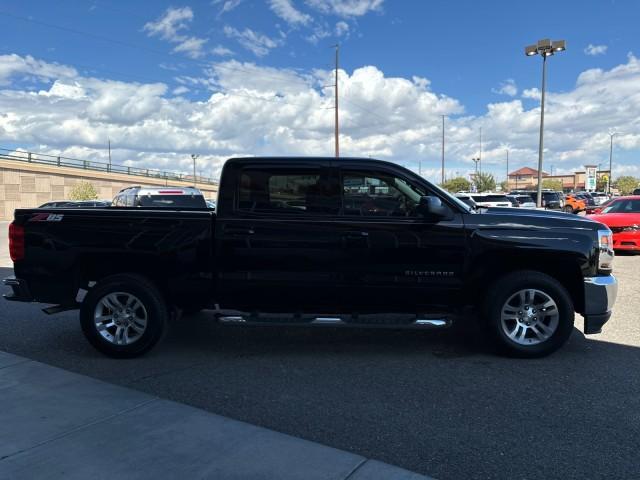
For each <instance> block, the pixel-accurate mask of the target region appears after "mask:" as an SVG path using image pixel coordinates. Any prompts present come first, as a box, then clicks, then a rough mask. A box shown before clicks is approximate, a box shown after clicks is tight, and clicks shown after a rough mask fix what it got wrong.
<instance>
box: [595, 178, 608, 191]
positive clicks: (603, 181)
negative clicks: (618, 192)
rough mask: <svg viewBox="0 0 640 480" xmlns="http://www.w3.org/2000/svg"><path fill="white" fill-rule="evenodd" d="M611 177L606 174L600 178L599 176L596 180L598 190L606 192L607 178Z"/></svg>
mask: <svg viewBox="0 0 640 480" xmlns="http://www.w3.org/2000/svg"><path fill="white" fill-rule="evenodd" d="M608 178H609V177H607V176H606V175H603V176H601V177H600V178H598V179H597V180H596V190H597V191H598V192H606V191H607V184H608V182H607V180H608Z"/></svg>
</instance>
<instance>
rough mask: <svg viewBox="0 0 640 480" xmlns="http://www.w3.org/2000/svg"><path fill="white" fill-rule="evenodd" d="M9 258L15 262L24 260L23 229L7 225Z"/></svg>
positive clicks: (18, 226) (12, 224) (13, 224)
mask: <svg viewBox="0 0 640 480" xmlns="http://www.w3.org/2000/svg"><path fill="white" fill-rule="evenodd" d="M9 256H10V257H11V260H13V261H14V262H17V261H18V260H22V259H23V258H24V227H21V226H20V225H16V224H15V223H11V224H9Z"/></svg>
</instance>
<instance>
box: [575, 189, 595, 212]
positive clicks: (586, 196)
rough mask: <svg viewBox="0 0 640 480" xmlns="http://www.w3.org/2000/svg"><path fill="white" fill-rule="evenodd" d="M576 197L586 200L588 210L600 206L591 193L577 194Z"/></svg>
mask: <svg viewBox="0 0 640 480" xmlns="http://www.w3.org/2000/svg"><path fill="white" fill-rule="evenodd" d="M576 196H577V197H578V198H580V199H582V200H584V202H585V204H586V208H589V207H597V206H598V204H597V203H596V201H595V199H594V198H593V196H592V195H591V194H590V193H589V192H576Z"/></svg>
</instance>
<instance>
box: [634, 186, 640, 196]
mask: <svg viewBox="0 0 640 480" xmlns="http://www.w3.org/2000/svg"><path fill="white" fill-rule="evenodd" d="M632 195H640V188H636V189H635V190H634V191H633V193H632Z"/></svg>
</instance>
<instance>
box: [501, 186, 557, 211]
mask: <svg viewBox="0 0 640 480" xmlns="http://www.w3.org/2000/svg"><path fill="white" fill-rule="evenodd" d="M511 195H529V196H530V197H531V198H532V199H533V202H534V203H535V204H536V205H537V204H538V192H537V191H534V190H517V191H513V192H511ZM541 206H542V207H543V208H545V209H547V210H562V209H563V208H564V195H563V194H562V193H560V192H555V191H550V190H543V191H542V202H541Z"/></svg>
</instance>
